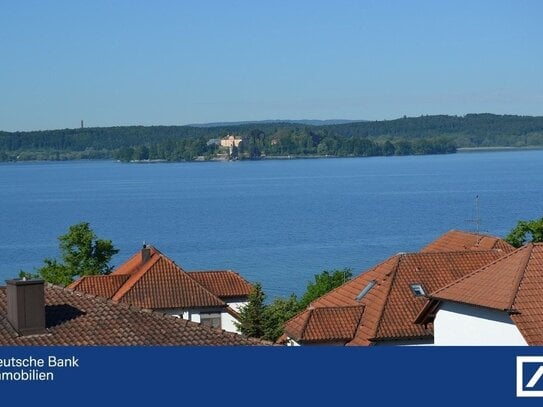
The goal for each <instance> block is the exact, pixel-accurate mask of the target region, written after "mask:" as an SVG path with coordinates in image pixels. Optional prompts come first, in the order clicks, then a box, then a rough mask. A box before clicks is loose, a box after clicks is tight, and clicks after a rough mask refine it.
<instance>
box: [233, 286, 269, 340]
mask: <svg viewBox="0 0 543 407" xmlns="http://www.w3.org/2000/svg"><path fill="white" fill-rule="evenodd" d="M265 299H266V295H265V294H264V291H262V285H261V284H260V283H256V284H254V285H253V289H252V290H251V293H250V294H249V300H248V303H247V305H245V306H244V307H243V308H241V309H240V311H239V319H238V320H239V322H238V323H236V328H238V329H239V331H240V332H241V333H242V334H243V335H246V336H250V337H253V338H261V337H262V336H263V335H264V325H265V305H264V300H265Z"/></svg>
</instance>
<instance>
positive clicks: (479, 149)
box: [456, 146, 543, 153]
mask: <svg viewBox="0 0 543 407" xmlns="http://www.w3.org/2000/svg"><path fill="white" fill-rule="evenodd" d="M522 150H543V146H526V147H458V148H457V149H456V152H457V153H483V152H486V151H488V152H492V151H522Z"/></svg>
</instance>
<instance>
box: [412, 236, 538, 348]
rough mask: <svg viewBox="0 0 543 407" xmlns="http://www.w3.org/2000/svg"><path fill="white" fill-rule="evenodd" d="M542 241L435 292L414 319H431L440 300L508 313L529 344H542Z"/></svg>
mask: <svg viewBox="0 0 543 407" xmlns="http://www.w3.org/2000/svg"><path fill="white" fill-rule="evenodd" d="M542 293H543V244H542V243H536V244H528V245H526V246H523V247H521V248H520V249H517V250H516V251H515V252H513V253H510V254H509V255H507V256H504V257H502V258H501V259H499V260H497V261H495V262H493V263H491V264H489V265H487V266H485V267H482V268H480V269H478V270H476V271H475V272H473V273H471V274H469V275H466V276H464V277H463V278H460V279H458V280H456V281H455V282H453V283H451V284H449V285H447V286H445V287H444V288H442V289H440V290H437V291H435V292H434V293H432V295H431V300H430V301H429V303H428V304H427V305H426V307H425V308H424V310H423V311H422V312H421V314H420V315H419V317H418V318H417V322H419V323H422V322H428V321H431V320H432V317H433V315H431V314H433V312H434V311H435V309H436V307H437V306H438V305H439V302H441V301H454V302H459V303H463V304H469V305H475V306H480V307H486V308H492V309H496V310H501V311H506V312H508V313H510V315H511V319H512V320H513V322H514V323H515V324H516V325H517V327H518V329H519V331H520V332H521V333H522V335H523V336H524V339H526V341H527V342H528V344H530V345H543V296H542Z"/></svg>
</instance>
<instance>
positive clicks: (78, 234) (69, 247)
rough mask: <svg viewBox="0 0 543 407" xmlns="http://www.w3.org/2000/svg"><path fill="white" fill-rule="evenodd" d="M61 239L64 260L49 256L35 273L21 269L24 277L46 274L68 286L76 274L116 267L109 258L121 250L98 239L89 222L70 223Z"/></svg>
mask: <svg viewBox="0 0 543 407" xmlns="http://www.w3.org/2000/svg"><path fill="white" fill-rule="evenodd" d="M58 239H59V246H60V252H61V257H62V262H61V263H59V262H58V261H57V260H55V259H50V258H47V259H45V260H44V263H45V264H44V265H43V266H42V267H41V268H39V269H38V271H37V273H36V274H31V273H26V272H21V277H32V278H43V279H44V280H45V281H47V282H50V283H52V284H57V285H62V286H66V285H68V284H70V283H71V282H73V281H74V279H76V278H77V277H80V276H87V275H99V274H109V273H110V272H111V270H112V269H113V267H112V266H110V265H109V262H110V260H111V258H112V257H113V256H114V255H115V254H116V253H118V252H119V251H118V250H117V249H116V248H115V247H114V246H113V243H112V242H111V240H103V239H98V238H97V237H96V234H95V233H94V231H93V230H92V229H91V227H90V224H89V223H86V222H82V223H78V224H76V225H72V226H70V228H69V229H68V232H67V233H66V234H65V235H62V236H60V237H59V238H58Z"/></svg>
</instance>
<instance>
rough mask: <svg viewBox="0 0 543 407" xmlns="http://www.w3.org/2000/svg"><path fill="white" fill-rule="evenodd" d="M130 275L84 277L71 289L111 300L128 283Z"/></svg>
mask: <svg viewBox="0 0 543 407" xmlns="http://www.w3.org/2000/svg"><path fill="white" fill-rule="evenodd" d="M129 277H130V276H128V275H118V276H114V275H107V276H83V277H81V278H80V279H79V280H77V281H74V282H73V283H72V284H70V287H69V288H73V289H74V290H78V291H83V292H86V293H91V294H94V295H98V296H100V297H106V298H111V297H113V295H115V293H116V292H117V291H118V290H119V288H121V287H122V286H123V284H124V283H126V280H128V278H129Z"/></svg>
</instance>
